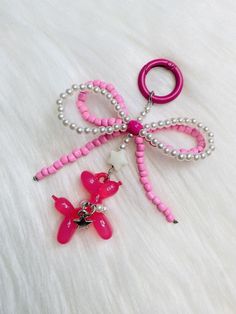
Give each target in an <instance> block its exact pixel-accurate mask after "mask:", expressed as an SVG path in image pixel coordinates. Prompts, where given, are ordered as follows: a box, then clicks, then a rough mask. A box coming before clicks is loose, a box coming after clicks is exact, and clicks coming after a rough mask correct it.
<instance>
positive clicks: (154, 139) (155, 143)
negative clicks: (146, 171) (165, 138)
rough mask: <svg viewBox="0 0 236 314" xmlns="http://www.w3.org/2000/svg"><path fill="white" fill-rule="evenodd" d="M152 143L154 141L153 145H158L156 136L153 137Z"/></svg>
mask: <svg viewBox="0 0 236 314" xmlns="http://www.w3.org/2000/svg"><path fill="white" fill-rule="evenodd" d="M151 143H152V145H153V146H156V145H157V143H158V140H157V139H156V138H153V139H152V141H151Z"/></svg>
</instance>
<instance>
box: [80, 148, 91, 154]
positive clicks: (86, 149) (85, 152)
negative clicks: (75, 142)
mask: <svg viewBox="0 0 236 314" xmlns="http://www.w3.org/2000/svg"><path fill="white" fill-rule="evenodd" d="M81 153H82V155H83V156H86V155H88V153H89V150H88V148H87V147H82V148H81Z"/></svg>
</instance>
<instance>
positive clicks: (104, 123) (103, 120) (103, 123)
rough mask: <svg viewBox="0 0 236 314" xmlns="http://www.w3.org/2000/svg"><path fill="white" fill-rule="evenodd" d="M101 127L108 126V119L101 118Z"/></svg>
mask: <svg viewBox="0 0 236 314" xmlns="http://www.w3.org/2000/svg"><path fill="white" fill-rule="evenodd" d="M102 125H103V126H108V119H106V118H103V119H102Z"/></svg>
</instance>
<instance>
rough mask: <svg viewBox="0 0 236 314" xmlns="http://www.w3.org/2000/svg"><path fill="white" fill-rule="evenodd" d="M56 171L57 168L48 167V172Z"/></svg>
mask: <svg viewBox="0 0 236 314" xmlns="http://www.w3.org/2000/svg"><path fill="white" fill-rule="evenodd" d="M56 171H57V170H56V169H55V168H54V167H53V166H50V167H48V173H50V174H53V173H55V172H56Z"/></svg>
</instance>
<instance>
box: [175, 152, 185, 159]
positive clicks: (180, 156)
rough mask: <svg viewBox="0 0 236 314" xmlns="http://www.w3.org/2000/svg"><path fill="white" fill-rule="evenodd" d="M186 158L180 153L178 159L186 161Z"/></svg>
mask: <svg viewBox="0 0 236 314" xmlns="http://www.w3.org/2000/svg"><path fill="white" fill-rule="evenodd" d="M184 158H185V155H184V154H182V153H179V154H178V155H177V159H178V160H184Z"/></svg>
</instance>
